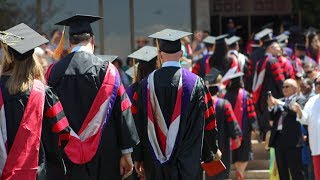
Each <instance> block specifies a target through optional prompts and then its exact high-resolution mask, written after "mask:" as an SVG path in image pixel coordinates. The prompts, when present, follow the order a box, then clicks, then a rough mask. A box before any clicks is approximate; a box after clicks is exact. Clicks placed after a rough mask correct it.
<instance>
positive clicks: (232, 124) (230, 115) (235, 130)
mask: <svg viewBox="0 0 320 180" xmlns="http://www.w3.org/2000/svg"><path fill="white" fill-rule="evenodd" d="M225 102H226V103H225V105H224V114H225V116H226V118H227V127H228V131H229V134H230V136H231V138H232V139H236V138H237V137H238V136H241V135H242V132H241V128H240V126H239V124H238V121H237V118H236V116H235V114H234V111H233V109H232V105H231V104H230V102H229V101H228V100H226V101H225Z"/></svg>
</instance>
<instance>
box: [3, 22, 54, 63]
mask: <svg viewBox="0 0 320 180" xmlns="http://www.w3.org/2000/svg"><path fill="white" fill-rule="evenodd" d="M0 41H2V43H4V44H7V45H8V46H9V48H8V50H9V51H10V52H11V53H12V54H13V56H14V58H15V59H16V60H18V61H22V60H25V59H27V58H28V57H30V56H32V54H33V52H34V48H36V47H38V46H41V45H42V44H45V43H47V42H49V41H48V40H47V39H46V38H44V37H43V36H41V35H40V34H39V33H37V32H36V31H34V30H33V29H31V28H30V27H29V26H27V25H26V24H24V23H21V24H19V25H16V26H14V27H12V28H10V29H8V30H6V31H0Z"/></svg>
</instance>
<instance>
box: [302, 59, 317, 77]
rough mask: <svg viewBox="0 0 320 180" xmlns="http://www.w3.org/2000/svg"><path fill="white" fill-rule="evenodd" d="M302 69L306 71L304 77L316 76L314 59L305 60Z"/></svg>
mask: <svg viewBox="0 0 320 180" xmlns="http://www.w3.org/2000/svg"><path fill="white" fill-rule="evenodd" d="M303 70H304V72H305V73H306V77H307V78H309V79H311V80H314V79H315V78H316V76H317V70H316V63H315V62H314V61H311V62H307V63H305V64H304V66H303Z"/></svg>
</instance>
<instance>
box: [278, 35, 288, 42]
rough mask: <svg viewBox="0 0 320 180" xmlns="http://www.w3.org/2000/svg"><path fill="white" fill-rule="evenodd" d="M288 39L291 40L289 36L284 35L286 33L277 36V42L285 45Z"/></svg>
mask: <svg viewBox="0 0 320 180" xmlns="http://www.w3.org/2000/svg"><path fill="white" fill-rule="evenodd" d="M288 38H289V36H288V35H286V34H284V33H282V34H280V35H278V36H276V39H277V41H278V42H279V43H283V42H284V41H286V40H287V39H288Z"/></svg>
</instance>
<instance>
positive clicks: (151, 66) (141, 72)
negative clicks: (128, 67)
mask: <svg viewBox="0 0 320 180" xmlns="http://www.w3.org/2000/svg"><path fill="white" fill-rule="evenodd" d="M158 68H159V66H158V63H157V57H155V58H153V59H152V60H151V61H149V62H146V61H139V65H138V69H137V82H140V81H141V80H142V79H144V78H145V77H147V76H148V75H149V74H150V73H151V72H152V71H154V70H155V69H158Z"/></svg>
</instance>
